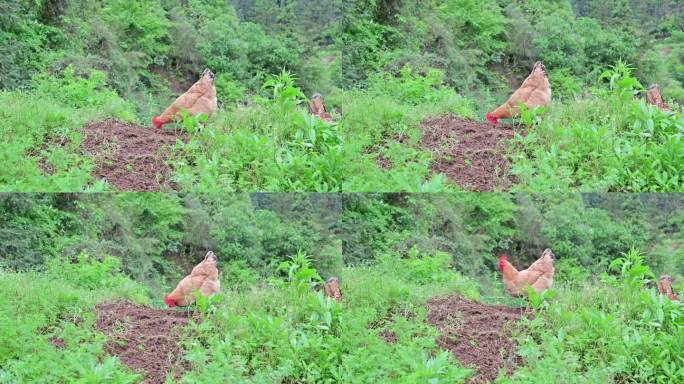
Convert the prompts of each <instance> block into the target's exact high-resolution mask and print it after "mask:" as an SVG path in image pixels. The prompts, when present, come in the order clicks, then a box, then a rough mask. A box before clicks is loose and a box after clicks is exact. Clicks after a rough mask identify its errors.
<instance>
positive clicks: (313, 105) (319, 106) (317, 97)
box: [309, 93, 332, 122]
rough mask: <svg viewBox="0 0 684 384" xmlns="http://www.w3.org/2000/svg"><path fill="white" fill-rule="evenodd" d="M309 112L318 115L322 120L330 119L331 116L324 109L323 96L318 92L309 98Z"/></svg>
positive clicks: (328, 120)
mask: <svg viewBox="0 0 684 384" xmlns="http://www.w3.org/2000/svg"><path fill="white" fill-rule="evenodd" d="M309 113H311V114H312V115H314V116H318V117H319V118H320V119H321V120H323V121H326V122H330V121H332V117H330V114H329V113H328V111H327V110H326V109H325V104H323V96H321V94H320V93H316V94H314V95H313V96H311V98H309Z"/></svg>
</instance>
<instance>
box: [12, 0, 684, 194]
mask: <svg viewBox="0 0 684 384" xmlns="http://www.w3.org/2000/svg"><path fill="white" fill-rule="evenodd" d="M0 7H1V8H0V10H1V11H2V12H1V14H2V16H0V27H2V29H1V31H0V88H1V89H2V91H0V106H1V109H0V128H2V129H1V132H2V133H1V135H2V136H0V138H2V139H3V140H2V144H0V159H2V161H3V163H4V164H7V165H8V166H6V167H3V169H2V170H0V185H2V187H1V188H2V189H3V190H8V191H45V190H50V191H52V190H54V191H79V190H83V189H91V190H99V189H102V188H111V186H110V187H107V186H105V185H102V183H98V182H96V180H93V177H92V176H91V173H92V169H93V166H94V164H93V163H94V161H95V160H94V159H93V158H92V156H91V155H89V154H87V153H83V152H82V151H81V150H80V148H81V144H82V142H83V132H82V131H81V130H80V127H81V126H82V125H83V124H84V123H85V122H87V121H91V120H95V121H97V120H100V119H103V118H105V117H117V118H119V119H122V120H125V121H135V122H139V123H140V124H142V125H144V126H149V121H150V117H151V116H152V115H154V114H158V113H159V112H160V111H161V110H162V109H163V108H164V107H165V106H166V105H167V103H168V102H169V101H171V100H172V99H173V97H174V96H175V95H177V94H179V93H180V92H182V91H183V90H184V89H185V87H187V86H188V85H189V84H191V83H192V82H193V81H194V80H195V79H196V76H197V75H198V74H199V73H201V71H202V70H203V69H204V68H205V67H209V68H211V69H212V70H213V71H214V72H215V73H216V75H217V80H216V87H217V92H218V98H219V104H220V111H219V113H218V116H216V117H215V118H214V119H212V120H211V121H210V122H209V123H208V125H207V126H206V127H204V128H201V129H198V127H196V126H195V125H194V124H186V125H183V126H182V127H181V129H183V130H186V131H189V134H190V139H189V142H188V143H187V144H182V143H179V144H178V145H177V146H176V148H175V150H174V151H173V154H172V156H170V157H169V158H168V159H167V162H168V163H169V164H170V165H171V166H172V168H173V169H174V175H173V178H174V181H175V182H176V183H177V184H178V187H179V188H180V189H181V190H185V191H189V190H197V191H207V190H212V189H216V188H221V189H223V190H238V191H257V190H258V191H264V190H268V191H284V190H288V191H289V190H298V191H374V192H375V191H399V190H402V191H403V190H406V191H417V190H420V191H436V190H445V189H455V188H457V187H456V186H455V185H453V184H452V183H450V182H448V181H447V180H446V178H445V177H443V176H442V175H439V174H432V173H431V171H430V168H429V167H430V161H431V155H430V153H429V152H428V151H426V150H425V149H424V148H422V147H421V145H420V137H421V130H420V128H419V124H420V122H421V120H423V119H424V118H426V117H429V116H437V115H443V114H447V113H453V114H456V115H459V116H463V117H467V118H474V119H478V120H481V118H482V116H483V115H484V112H485V111H487V110H491V109H492V108H493V107H495V106H496V105H497V104H499V103H500V102H502V101H503V100H504V99H505V98H506V97H507V95H508V94H509V93H510V92H511V90H512V89H514V88H515V87H517V86H518V84H519V83H520V80H521V79H522V78H523V77H524V76H525V75H526V74H527V72H528V71H529V69H530V68H531V64H532V63H533V62H534V61H535V60H538V59H539V60H542V61H544V62H545V64H546V65H547V68H548V70H549V76H550V80H551V83H552V87H553V92H554V107H553V108H552V110H551V111H549V112H548V113H547V115H546V116H545V117H543V118H536V117H535V116H526V117H524V118H523V119H522V120H521V122H522V123H523V124H525V125H527V126H528V128H527V131H528V134H527V136H526V137H525V138H522V137H520V138H519V139H518V140H516V141H514V142H512V143H510V144H509V145H508V146H507V147H508V148H507V149H508V151H507V153H508V157H509V159H510V160H511V161H512V163H513V166H512V169H511V172H512V173H513V175H515V176H516V177H517V180H518V185H517V186H516V187H514V188H516V189H524V190H530V189H532V190H549V189H552V190H553V189H568V188H571V189H580V190H587V191H680V190H682V185H683V184H684V179H682V171H683V170H684V164H683V162H684V161H683V160H682V159H683V158H684V156H682V153H684V149H683V148H684V144H683V143H682V139H681V137H682V131H683V130H684V123H683V122H682V119H681V107H680V106H679V105H678V104H677V103H679V104H681V103H683V102H684V87H683V85H682V84H683V83H684V74H683V73H684V72H683V69H684V26H683V25H682V19H684V17H683V16H682V14H681V12H682V10H681V7H679V6H677V2H676V1H671V2H662V1H655V0H653V1H617V0H615V1H598V0H592V1H570V0H554V1H513V2H510V1H506V2H503V1H498V0H488V1H471V0H450V1H446V2H443V1H415V0H404V1H394V0H390V1H375V0H372V1H371V0H356V1H348V2H342V1H339V0H326V1H318V2H309V1H303V0H302V1H299V0H297V1H295V0H292V1H242V0H240V1H237V0H235V1H199V0H193V1H174V0H147V1H144V2H138V1H128V0H100V1H97V2H88V1H79V0H41V1H33V2H25V1H20V0H10V1H5V2H3V4H2V5H0ZM622 63H626V64H622ZM613 66H614V67H613ZM611 67H613V68H612V69H611ZM631 68H635V70H632V69H631ZM283 70H285V71H286V72H283ZM606 71H608V72H606ZM288 73H289V74H288ZM604 75H605V76H604ZM637 79H638V80H639V81H637ZM653 82H657V83H660V84H661V86H662V89H663V94H664V96H665V99H666V100H667V101H668V102H669V103H670V108H671V109H672V110H673V111H674V112H673V113H662V112H660V111H659V110H656V109H655V108H652V107H648V106H646V105H645V103H644V102H642V101H639V100H640V99H643V86H642V85H641V84H644V85H648V84H650V83H653ZM313 92H320V93H322V94H323V95H324V96H325V98H326V101H327V103H328V107H329V108H330V109H334V111H333V116H334V118H335V119H336V120H338V123H337V124H335V125H329V124H325V123H323V122H321V121H320V120H318V119H314V118H310V117H309V116H308V115H307V114H306V112H305V108H304V107H303V105H302V104H303V102H304V99H305V95H311V94H312V93H313ZM635 96H636V97H637V98H638V99H639V100H636V101H635V100H634V98H635ZM339 112H341V114H340V113H339ZM379 156H380V157H382V158H384V159H387V160H388V161H389V163H390V164H391V166H389V167H388V168H386V169H384V168H382V167H380V166H379V165H378V164H377V163H376V158H378V157H379ZM45 164H47V165H48V168H50V170H51V171H50V172H45V171H44V169H45V168H46V166H45ZM48 173H49V174H48Z"/></svg>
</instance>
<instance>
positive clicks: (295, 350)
mask: <svg viewBox="0 0 684 384" xmlns="http://www.w3.org/2000/svg"><path fill="white" fill-rule="evenodd" d="M617 260H618V261H617V262H613V263H612V264H613V265H615V266H616V269H615V270H614V271H613V272H612V273H611V274H607V273H603V274H602V275H601V276H600V279H599V280H598V281H594V282H592V281H591V280H590V279H587V277H588V276H589V274H588V273H586V272H584V271H583V270H582V269H581V268H580V267H577V266H576V265H574V266H572V265H570V264H567V265H566V264H563V263H561V264H562V266H560V268H559V270H558V273H557V275H556V279H555V283H556V284H555V287H554V292H555V298H547V299H544V300H543V301H541V302H540V303H539V304H538V308H539V309H537V310H536V314H535V317H534V319H532V320H523V321H522V322H521V323H519V324H518V326H517V327H516V328H517V330H516V332H515V333H514V334H515V335H516V336H514V337H515V338H516V339H517V341H518V342H519V348H518V351H517V352H518V353H519V355H520V356H521V357H522V358H523V359H524V361H525V364H524V365H522V366H520V367H519V368H517V369H516V370H515V372H514V373H513V375H512V376H511V377H510V378H505V377H501V378H499V380H498V381H497V382H501V383H543V382H549V380H550V381H552V382H572V383H596V382H605V383H642V382H653V383H672V382H679V381H681V380H682V378H683V377H684V369H682V368H681V367H682V366H684V365H683V364H682V363H684V361H682V360H683V358H682V356H681V354H680V353H679V352H680V351H681V350H682V346H684V332H682V331H683V330H684V307H682V304H681V303H672V302H670V301H669V300H667V299H665V298H663V297H661V296H658V295H656V294H655V291H654V290H653V289H649V288H644V287H643V282H644V279H647V278H650V276H652V274H651V273H650V269H649V268H648V267H647V266H645V265H643V264H642V262H643V257H641V256H640V255H639V253H638V252H637V251H634V250H633V251H630V252H629V253H628V254H627V255H625V256H624V257H622V258H619V259H617ZM65 268H66V269H65ZM116 268H117V264H116V263H115V262H112V261H109V262H107V261H104V262H97V261H88V260H86V259H84V260H81V261H80V262H79V263H77V264H72V265H71V266H69V265H64V264H61V263H58V262H56V263H53V264H52V265H51V266H50V267H49V268H48V271H47V272H44V273H34V272H28V273H13V272H6V271H4V272H0V283H2V284H0V294H1V295H0V298H2V299H1V300H0V319H2V322H1V323H0V324H2V327H0V334H1V335H2V336H3V337H2V338H1V339H0V340H1V341H0V351H1V352H2V354H0V356H1V359H2V360H0V363H2V364H1V366H2V369H0V382H27V381H30V382H72V381H78V382H84V383H89V382H108V383H132V382H138V381H139V379H140V378H139V377H138V376H137V375H134V374H131V373H130V372H129V371H128V369H127V368H126V367H124V366H122V365H121V364H120V362H118V360H117V359H116V358H115V357H111V356H107V355H106V354H105V353H104V352H103V349H102V348H103V343H104V341H105V339H104V336H103V335H102V334H100V333H98V332H96V331H94V330H93V323H94V320H95V319H94V314H93V312H92V308H93V306H94V305H95V304H96V303H99V302H103V301H108V300H115V299H121V298H130V299H133V300H134V301H137V302H143V303H145V302H149V297H148V293H147V291H146V290H145V289H144V288H143V287H141V286H139V285H136V284H134V283H132V282H131V281H130V280H128V279H127V278H125V277H123V276H122V275H121V274H120V273H119V272H118V271H117V269H116ZM237 268H240V267H237ZM282 270H284V271H287V274H286V275H283V274H274V275H272V276H271V277H268V278H267V279H265V280H262V281H261V282H259V283H242V282H241V281H239V280H231V281H226V280H224V281H223V283H224V284H223V286H224V289H223V295H222V296H223V297H222V300H220V301H213V302H212V303H207V305H206V308H204V310H203V311H202V313H203V314H202V316H203V321H202V322H191V323H190V325H189V326H188V328H186V332H185V336H183V338H182V344H183V346H184V348H185V351H186V352H185V358H186V359H187V361H188V362H189V364H190V368H189V369H188V370H187V371H185V372H184V374H183V376H182V377H181V379H180V382H183V383H197V382H212V381H216V380H219V381H221V380H226V379H230V380H231V381H232V382H240V383H243V382H244V383H260V382H295V381H300V382H320V383H324V382H330V383H332V382H370V381H372V382H382V383H395V382H401V383H422V382H428V381H429V382H434V383H463V382H464V380H465V379H466V378H467V377H469V375H470V374H471V370H469V369H466V368H464V367H462V366H461V365H460V364H459V362H458V361H456V360H455V359H454V358H453V357H452V356H451V355H450V354H449V353H447V352H444V351H440V349H439V348H438V347H437V346H436V345H435V339H436V337H437V336H438V333H437V331H436V329H435V328H434V327H432V326H430V325H428V324H427V322H426V319H425V316H426V309H425V302H426V301H427V300H428V299H429V298H431V297H434V296H438V295H445V294H450V295H461V296H464V297H466V298H469V299H471V300H478V301H480V300H484V301H486V302H488V303H493V304H494V303H496V304H508V305H519V304H520V301H518V300H513V299H511V298H509V297H508V296H507V295H506V294H505V293H504V290H503V287H502V286H501V283H500V277H499V276H498V274H497V275H492V276H491V278H490V277H480V278H479V282H476V281H475V280H472V279H468V278H466V277H463V276H462V275H460V274H458V273H456V272H454V271H453V270H452V269H451V268H450V267H449V258H448V257H445V256H444V255H440V254H439V253H438V254H435V255H432V256H431V255H423V256H418V255H414V256H412V257H411V258H408V259H405V258H397V257H395V256H392V255H386V256H384V257H381V258H380V259H379V262H378V263H376V264H375V265H374V266H366V267H353V268H345V269H344V271H342V274H341V275H340V281H342V290H343V295H344V302H343V303H342V304H341V305H340V304H337V303H336V302H334V301H332V300H331V299H329V298H325V297H323V295H322V293H320V292H316V291H314V290H312V289H311V287H312V285H313V284H315V283H316V282H317V281H320V280H319V279H320V277H318V275H317V273H316V271H315V270H313V269H311V266H310V263H309V261H308V259H307V258H306V257H305V256H303V255H301V254H300V255H298V256H295V257H293V258H292V259H291V260H290V261H288V262H285V263H283V265H282ZM69 271H70V272H69ZM64 273H66V275H64ZM58 275H60V276H62V275H64V278H63V277H57V276H58ZM95 276H96V277H98V278H99V279H98V280H95V279H92V278H91V277H95ZM96 281H98V282H99V283H96ZM153 296H155V297H156V296H159V293H158V292H155V293H154V294H153ZM154 302H155V303H158V302H159V301H158V300H155V301H154ZM159 305H161V304H159ZM405 314H410V316H405ZM383 330H389V331H392V332H393V333H394V334H395V335H396V336H397V341H396V342H395V343H387V342H385V341H384V340H383V339H382V338H381V337H380V336H379V333H380V332H381V331H383ZM52 337H59V338H60V339H62V340H64V341H65V348H64V349H57V348H54V347H53V346H52V345H50V341H49V340H50V338H52ZM389 356H391V358H388V357H389Z"/></svg>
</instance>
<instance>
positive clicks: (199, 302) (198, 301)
mask: <svg viewBox="0 0 684 384" xmlns="http://www.w3.org/2000/svg"><path fill="white" fill-rule="evenodd" d="M192 294H193V295H194V296H195V308H196V309H197V310H198V311H199V313H201V314H202V315H206V314H209V313H213V312H215V311H216V307H217V306H218V304H219V303H220V302H221V301H222V300H223V295H222V294H220V293H215V294H213V295H211V296H204V295H203V294H202V293H201V292H200V291H199V290H198V289H195V290H194V291H193V293H192Z"/></svg>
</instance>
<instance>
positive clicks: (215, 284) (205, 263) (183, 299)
mask: <svg viewBox="0 0 684 384" xmlns="http://www.w3.org/2000/svg"><path fill="white" fill-rule="evenodd" d="M217 261H218V258H217V257H216V255H215V254H214V252H211V251H209V252H207V255H206V256H205V257H204V260H202V262H201V263H199V264H197V265H196V266H195V268H193V269H192V272H190V275H188V276H185V277H184V278H183V280H181V281H180V283H178V285H177V286H176V289H174V290H173V292H171V293H170V294H168V295H164V303H166V305H168V306H169V307H171V308H172V307H175V306H180V307H185V306H187V305H190V304H192V303H193V302H194V301H195V295H194V292H195V290H199V292H200V293H201V294H202V295H203V296H211V295H213V294H215V293H218V292H219V289H220V285H221V283H220V282H219V276H218V269H216V262H217Z"/></svg>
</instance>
